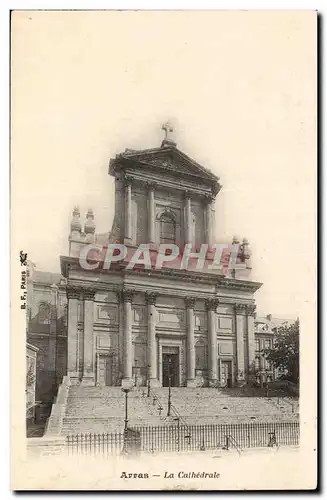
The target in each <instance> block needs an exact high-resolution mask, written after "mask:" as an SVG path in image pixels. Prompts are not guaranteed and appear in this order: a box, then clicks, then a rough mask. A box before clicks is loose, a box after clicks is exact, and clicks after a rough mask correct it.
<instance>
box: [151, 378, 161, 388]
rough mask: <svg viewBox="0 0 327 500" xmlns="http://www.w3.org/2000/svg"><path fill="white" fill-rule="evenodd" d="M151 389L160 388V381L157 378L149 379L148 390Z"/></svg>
mask: <svg viewBox="0 0 327 500" xmlns="http://www.w3.org/2000/svg"><path fill="white" fill-rule="evenodd" d="M153 387H161V383H160V380H158V379H157V378H150V388H151V389H152V388H153Z"/></svg>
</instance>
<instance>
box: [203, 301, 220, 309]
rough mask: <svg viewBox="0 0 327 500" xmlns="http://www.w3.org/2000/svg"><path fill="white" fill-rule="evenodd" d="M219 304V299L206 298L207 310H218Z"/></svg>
mask: <svg viewBox="0 0 327 500" xmlns="http://www.w3.org/2000/svg"><path fill="white" fill-rule="evenodd" d="M218 304H219V300H218V299H206V301H205V306H206V309H207V311H216V309H217V307H218Z"/></svg>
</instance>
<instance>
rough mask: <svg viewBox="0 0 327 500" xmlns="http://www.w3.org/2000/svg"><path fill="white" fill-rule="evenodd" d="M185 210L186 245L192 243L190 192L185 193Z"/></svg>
mask: <svg viewBox="0 0 327 500" xmlns="http://www.w3.org/2000/svg"><path fill="white" fill-rule="evenodd" d="M184 208H185V212H184V213H185V244H187V243H192V212H191V195H190V193H189V192H188V191H186V192H185V193H184Z"/></svg>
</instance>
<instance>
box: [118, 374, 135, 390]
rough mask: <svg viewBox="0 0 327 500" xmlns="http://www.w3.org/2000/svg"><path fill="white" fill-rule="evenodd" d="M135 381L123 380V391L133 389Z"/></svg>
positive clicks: (131, 379)
mask: <svg viewBox="0 0 327 500" xmlns="http://www.w3.org/2000/svg"><path fill="white" fill-rule="evenodd" d="M134 382H135V380H134V379H133V378H127V377H125V378H123V379H122V381H121V386H122V389H129V390H131V389H133V387H134Z"/></svg>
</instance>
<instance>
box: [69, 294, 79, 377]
mask: <svg viewBox="0 0 327 500" xmlns="http://www.w3.org/2000/svg"><path fill="white" fill-rule="evenodd" d="M66 292H67V299H68V338H67V344H68V345H67V374H68V375H69V377H70V380H71V383H72V385H74V384H77V383H78V378H79V373H78V331H77V323H78V303H79V300H80V297H81V290H80V288H77V287H71V286H68V287H67V291H66Z"/></svg>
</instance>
